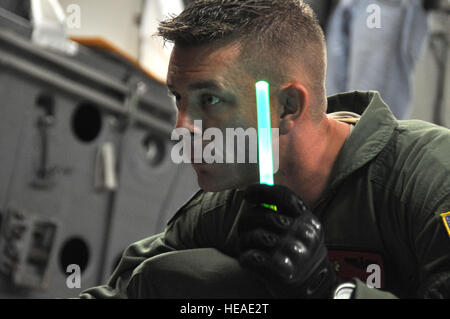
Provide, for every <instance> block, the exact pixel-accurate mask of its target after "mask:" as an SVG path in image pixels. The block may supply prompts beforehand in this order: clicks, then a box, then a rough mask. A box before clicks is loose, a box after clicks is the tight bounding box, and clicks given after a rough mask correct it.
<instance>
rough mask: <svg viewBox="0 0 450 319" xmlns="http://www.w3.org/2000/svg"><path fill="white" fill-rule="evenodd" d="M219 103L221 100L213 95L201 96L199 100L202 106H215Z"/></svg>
mask: <svg viewBox="0 0 450 319" xmlns="http://www.w3.org/2000/svg"><path fill="white" fill-rule="evenodd" d="M220 102H222V101H221V99H220V98H218V97H217V96H214V95H209V94H208V95H203V96H202V98H201V103H202V106H210V105H216V104H219V103H220Z"/></svg>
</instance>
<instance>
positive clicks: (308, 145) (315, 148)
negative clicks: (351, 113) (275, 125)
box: [279, 117, 350, 207]
mask: <svg viewBox="0 0 450 319" xmlns="http://www.w3.org/2000/svg"><path fill="white" fill-rule="evenodd" d="M302 135H303V137H305V136H308V137H307V138H302V137H300V138H299V140H300V141H299V143H298V144H297V145H296V148H297V152H296V153H295V154H293V155H294V156H298V158H299V160H298V161H295V159H294V161H293V162H292V165H287V166H288V167H287V168H286V169H284V170H283V172H282V173H281V176H280V178H279V182H280V184H283V185H286V186H287V187H289V188H291V189H292V190H293V191H294V192H295V193H296V194H297V195H299V196H300V197H301V198H302V200H303V201H304V202H305V203H306V205H307V206H308V207H313V206H314V205H315V203H316V202H317V201H318V200H319V199H320V197H321V196H322V193H323V191H324V190H325V188H326V186H327V184H328V182H329V181H328V179H329V177H330V174H331V171H332V169H333V165H334V163H335V161H336V158H337V156H338V155H339V152H340V150H341V148H342V146H343V145H344V142H345V141H346V139H347V138H348V136H349V135H350V125H349V124H346V123H342V122H339V121H336V120H334V119H329V118H327V117H324V119H323V120H322V122H321V124H320V125H319V130H316V133H315V134H314V135H312V134H302ZM311 136H314V137H313V138H311ZM324 137H325V138H324Z"/></svg>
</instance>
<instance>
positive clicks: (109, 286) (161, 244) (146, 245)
mask: <svg viewBox="0 0 450 319" xmlns="http://www.w3.org/2000/svg"><path fill="white" fill-rule="evenodd" d="M173 250H175V248H173V247H171V246H169V245H167V244H166V243H165V241H164V233H161V234H157V235H153V236H151V237H148V238H146V239H143V240H141V241H138V242H136V243H134V244H131V245H130V246H128V248H127V249H126V250H125V251H124V253H123V255H122V258H121V259H120V262H119V264H118V266H117V268H116V269H115V271H114V273H113V274H112V276H111V277H110V279H109V280H108V282H107V283H106V284H105V285H101V286H97V287H92V288H89V289H86V290H84V291H83V292H82V293H81V294H80V296H79V297H80V298H81V299H126V298H128V296H127V287H128V283H129V281H130V279H131V277H132V274H133V271H134V270H135V269H136V268H137V267H138V266H139V265H140V264H141V263H143V262H144V261H145V260H147V259H148V258H151V257H153V256H156V255H159V254H162V253H165V252H169V251H173Z"/></svg>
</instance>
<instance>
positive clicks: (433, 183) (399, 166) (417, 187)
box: [385, 120, 450, 209]
mask: <svg viewBox="0 0 450 319" xmlns="http://www.w3.org/2000/svg"><path fill="white" fill-rule="evenodd" d="M398 124H399V125H398V126H397V128H396V134H395V136H396V138H395V139H394V141H395V142H394V143H392V147H391V148H389V149H388V150H387V151H386V152H385V153H390V154H385V157H387V158H390V159H391V160H392V162H393V163H392V165H389V166H390V168H389V169H390V170H389V179H390V180H391V181H394V180H395V182H393V184H394V185H395V189H394V193H396V194H398V196H399V197H401V198H402V199H403V201H404V202H409V203H410V204H411V205H413V204H414V203H413V202H417V204H418V205H421V204H420V203H426V204H425V206H424V207H426V208H427V209H433V206H435V205H436V204H437V203H438V202H439V201H441V200H442V199H443V198H444V197H446V196H448V195H449V194H450V130H449V129H447V128H444V127H441V126H438V125H434V124H431V123H428V122H424V121H420V120H405V121H398Z"/></svg>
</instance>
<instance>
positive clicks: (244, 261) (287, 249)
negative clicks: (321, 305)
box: [238, 184, 337, 298]
mask: <svg viewBox="0 0 450 319" xmlns="http://www.w3.org/2000/svg"><path fill="white" fill-rule="evenodd" d="M244 200H245V202H246V203H245V204H244V205H245V207H246V208H244V209H243V211H242V215H241V217H240V219H239V222H238V223H239V224H238V232H239V261H240V263H241V265H242V266H243V267H248V268H250V269H253V270H254V271H256V272H257V273H259V274H260V275H261V276H262V277H263V278H264V280H265V282H266V284H267V287H268V289H269V290H270V291H271V293H272V294H273V296H274V297H275V298H331V297H332V291H333V289H334V288H335V286H336V285H337V279H336V274H335V272H334V270H333V267H332V265H331V263H330V261H329V260H328V251H327V248H326V247H325V245H324V236H323V232H322V227H321V225H320V223H319V221H318V220H317V218H316V217H315V216H314V215H313V214H312V213H311V212H310V211H309V210H308V209H307V208H306V206H305V204H304V203H303V202H302V201H301V200H300V198H299V197H298V196H297V195H296V194H295V193H294V192H292V191H291V190H290V189H289V188H287V187H284V186H281V185H276V186H269V185H264V184H255V185H251V186H249V187H248V189H247V190H246V191H245V193H244ZM268 205H276V211H274V210H273V209H271V208H268V207H267V206H268Z"/></svg>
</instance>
